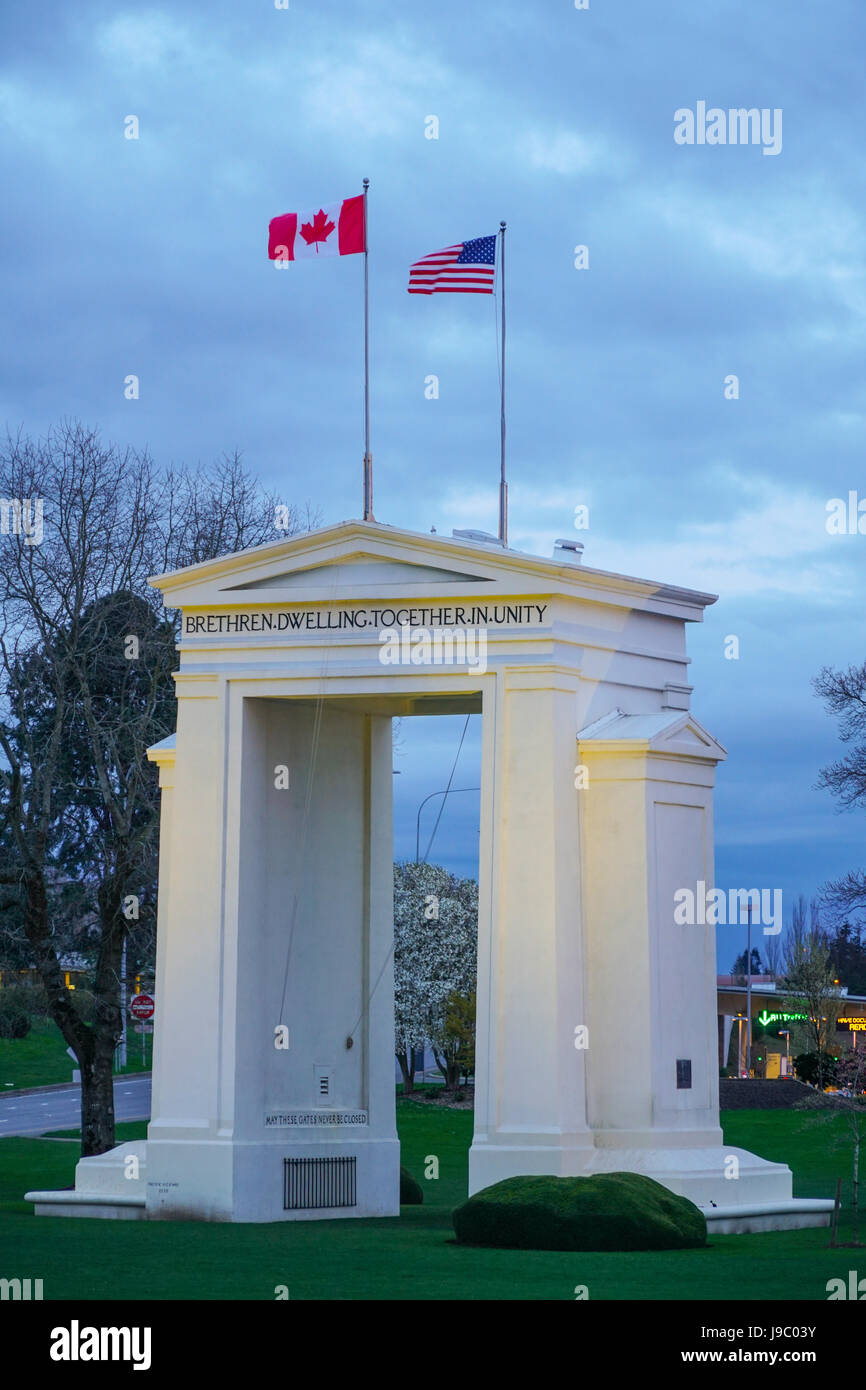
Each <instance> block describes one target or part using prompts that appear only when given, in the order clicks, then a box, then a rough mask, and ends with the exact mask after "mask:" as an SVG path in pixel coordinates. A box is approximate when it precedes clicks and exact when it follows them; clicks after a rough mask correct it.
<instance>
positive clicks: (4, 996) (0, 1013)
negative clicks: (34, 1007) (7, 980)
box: [0, 989, 30, 1038]
mask: <svg viewBox="0 0 866 1390" xmlns="http://www.w3.org/2000/svg"><path fill="white" fill-rule="evenodd" d="M17 993H18V991H17V990H15V989H0V1038H26V1037H27V1034H28V1033H29V1032H30V1015H29V1014H28V1012H27V1010H26V1009H25V1007H24V1005H23V1004H22V1003H21V1001H20V1000H19V999H17V998H16V997H15V996H16V995H17Z"/></svg>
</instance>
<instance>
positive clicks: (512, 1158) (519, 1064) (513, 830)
mask: <svg viewBox="0 0 866 1390" xmlns="http://www.w3.org/2000/svg"><path fill="white" fill-rule="evenodd" d="M577 681H578V677H577V674H576V673H575V672H573V671H571V670H567V669H564V668H562V667H558V666H554V665H549V666H547V665H545V666H536V667H531V668H528V669H527V668H526V667H522V668H513V669H507V670H505V671H504V672H501V673H499V674H498V675H497V679H496V690H495V695H494V696H493V698H488V696H487V695H485V705H484V724H485V734H484V753H483V763H482V784H483V795H482V827H487V826H490V825H492V840H491V842H490V843H487V842H486V841H483V842H482V849H481V860H480V862H481V875H482V883H481V893H480V911H479V915H480V918H481V921H480V923H479V961H478V1020H477V1029H476V1061H477V1096H478V1099H477V1102H476V1113H475V1135H474V1139H473V1143H472V1148H471V1150H470V1154H469V1191H470V1193H471V1192H476V1191H478V1190H479V1189H480V1188H482V1187H487V1186H489V1185H490V1184H491V1183H494V1182H498V1181H499V1180H500V1179H501V1178H505V1177H510V1176H513V1175H516V1174H532V1173H551V1174H558V1175H569V1174H574V1173H577V1172H580V1171H581V1170H582V1168H583V1167H584V1166H585V1162H586V1157H587V1154H588V1153H589V1152H591V1150H592V1136H591V1134H590V1132H589V1130H588V1127H587V1123H586V1105H585V1058H586V1052H585V1050H583V1049H578V1048H576V1047H575V1030H576V1029H577V1028H579V1027H582V1026H584V1025H585V1024H586V1023H587V1013H586V1003H585V999H584V986H583V962H582V938H581V912H580V894H579V872H578V843H579V836H578V795H579V793H578V792H577V791H576V790H575V786H574V765H575V757H574V752H575V742H574V735H575V713H576V709H577ZM482 834H483V835H486V830H483V831H482Z"/></svg>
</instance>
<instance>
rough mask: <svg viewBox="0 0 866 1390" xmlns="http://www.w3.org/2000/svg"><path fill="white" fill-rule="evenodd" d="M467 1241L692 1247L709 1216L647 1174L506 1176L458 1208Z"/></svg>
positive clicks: (535, 1246) (541, 1246)
mask: <svg viewBox="0 0 866 1390" xmlns="http://www.w3.org/2000/svg"><path fill="white" fill-rule="evenodd" d="M452 1219H453V1222H454V1230H455V1232H456V1234H457V1241H458V1243H459V1244H461V1245H488V1246H498V1247H501V1248H503V1249H509V1250H693V1249H697V1248H698V1247H700V1246H703V1245H706V1243H707V1222H706V1217H705V1216H704V1214H703V1212H702V1211H701V1210H700V1208H699V1207H696V1206H695V1204H694V1202H690V1201H689V1200H688V1198H687V1197H679V1196H677V1195H676V1193H674V1192H671V1191H670V1190H669V1189H668V1188H667V1187H663V1186H662V1184H661V1183H659V1182H656V1181H655V1180H654V1179H653V1178H647V1177H644V1176H643V1175H642V1174H641V1173H602V1174H599V1175H598V1176H592V1177H585V1178H549V1177H537V1178H506V1179H505V1180H504V1181H503V1182H497V1183H494V1185H493V1186H492V1187H485V1188H484V1189H483V1191H481V1192H476V1193H475V1195H474V1197H470V1198H469V1200H468V1202H464V1203H463V1205H462V1206H460V1207H457V1209H456V1210H455V1212H454V1214H453V1218H452Z"/></svg>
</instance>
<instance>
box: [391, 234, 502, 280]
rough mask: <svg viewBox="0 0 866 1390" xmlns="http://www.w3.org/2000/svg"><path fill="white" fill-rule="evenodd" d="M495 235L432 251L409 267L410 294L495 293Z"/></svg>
mask: <svg viewBox="0 0 866 1390" xmlns="http://www.w3.org/2000/svg"><path fill="white" fill-rule="evenodd" d="M495 270H496V237H495V236H478V237H475V238H474V239H473V240H472V241H460V242H458V243H457V245H456V246H446V247H445V249H444V251H432V252H431V253H430V255H429V256H424V257H422V259H421V260H420V261H416V262H415V264H414V265H413V266H410V268H409V293H410V294H492V293H493V276H494V273H495Z"/></svg>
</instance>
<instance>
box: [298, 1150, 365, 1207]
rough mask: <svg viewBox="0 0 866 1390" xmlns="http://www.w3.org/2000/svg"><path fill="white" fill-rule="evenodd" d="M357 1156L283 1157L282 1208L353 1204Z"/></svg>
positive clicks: (355, 1200)
mask: <svg viewBox="0 0 866 1390" xmlns="http://www.w3.org/2000/svg"><path fill="white" fill-rule="evenodd" d="M357 1163H358V1160H357V1158H355V1157H354V1156H353V1157H350V1158H284V1159H283V1210H284V1211H298V1210H299V1209H303V1210H314V1209H316V1208H320V1207H354V1206H357V1204H358V1199H357V1172H356V1169H357Z"/></svg>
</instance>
